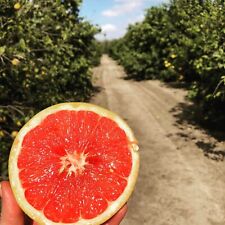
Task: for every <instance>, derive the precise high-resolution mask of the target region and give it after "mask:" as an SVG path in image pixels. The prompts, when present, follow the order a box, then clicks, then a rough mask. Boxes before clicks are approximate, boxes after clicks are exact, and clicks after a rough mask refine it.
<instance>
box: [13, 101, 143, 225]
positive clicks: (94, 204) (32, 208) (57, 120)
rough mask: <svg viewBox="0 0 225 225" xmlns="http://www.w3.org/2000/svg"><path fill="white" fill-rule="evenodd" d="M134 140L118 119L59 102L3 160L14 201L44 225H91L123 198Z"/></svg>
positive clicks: (134, 162)
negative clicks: (6, 162)
mask: <svg viewBox="0 0 225 225" xmlns="http://www.w3.org/2000/svg"><path fill="white" fill-rule="evenodd" d="M138 168H139V153H138V145H137V141H136V139H135V137H134V135H133V132H132V131H131V129H130V128H129V126H128V125H127V124H126V122H124V121H123V120H122V119H121V118H120V117H119V116H118V115H116V114H114V113H112V112H110V111H108V110H106V109H103V108H101V107H99V106H96V105H92V104H87V103H62V104H58V105H54V106H51V107H49V108H47V109H45V110H43V111H41V112H40V113H38V114H37V115H35V116H34V117H33V118H32V119H31V120H30V121H29V122H28V123H27V124H25V126H24V127H23V128H22V129H21V130H20V131H19V133H18V135H17V136H16V138H15V140H14V143H13V146H12V149H11V152H10V158H9V179H10V183H11V187H12V190H13V193H14V195H15V198H16V200H17V202H18V204H19V205H20V207H21V208H22V209H23V211H24V212H25V213H26V214H27V215H28V216H30V217H31V218H32V219H33V220H34V221H36V222H38V223H39V224H44V225H59V224H62V225H63V224H67V225H69V224H70V225H75V224H76V225H84V224H85V225H88V224H90V225H97V224H102V223H104V222H105V221H107V220H108V219H109V218H110V217H112V216H113V215H114V214H115V213H116V212H117V211H118V210H119V209H120V208H121V207H122V206H123V205H124V204H125V203H126V202H127V200H128V198H129V197H130V195H131V192H132V191H133V189H134V185H135V182H136V179H137V175H138Z"/></svg>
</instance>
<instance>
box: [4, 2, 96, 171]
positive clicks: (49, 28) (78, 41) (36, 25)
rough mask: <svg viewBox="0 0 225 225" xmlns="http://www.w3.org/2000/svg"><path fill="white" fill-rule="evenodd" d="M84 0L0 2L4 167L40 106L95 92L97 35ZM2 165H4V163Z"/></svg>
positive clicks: (86, 97)
mask: <svg viewBox="0 0 225 225" xmlns="http://www.w3.org/2000/svg"><path fill="white" fill-rule="evenodd" d="M80 4H81V1H80V0H64V1H61V0H57V1H51V0H45V1H37V0H32V1H28V0H26V1H25V0H18V1H14V0H13V1H11V0H2V1H1V7H0V148H1V152H0V154H1V155H0V160H1V167H2V168H1V173H2V171H3V170H4V171H5V170H6V169H5V167H6V166H7V163H3V162H5V161H6V160H7V156H8V153H9V148H10V146H11V144H12V140H13V139H14V137H15V135H16V133H17V131H18V129H19V128H20V127H21V126H22V125H23V124H24V123H25V122H26V121H27V120H28V119H29V118H30V117H31V116H32V115H33V114H34V113H36V112H37V111H39V110H41V109H43V108H45V107H47V106H50V105H52V104H55V103H59V102H64V101H86V100H87V99H88V98H89V97H90V95H91V94H92V91H93V87H92V84H91V74H90V66H91V65H92V61H93V59H92V57H93V49H94V41H95V40H94V35H95V34H96V33H97V32H98V29H97V28H96V27H94V26H92V25H91V24H90V23H89V22H86V21H84V20H83V19H82V18H80V17H79V5H80ZM3 167H4V168H3Z"/></svg>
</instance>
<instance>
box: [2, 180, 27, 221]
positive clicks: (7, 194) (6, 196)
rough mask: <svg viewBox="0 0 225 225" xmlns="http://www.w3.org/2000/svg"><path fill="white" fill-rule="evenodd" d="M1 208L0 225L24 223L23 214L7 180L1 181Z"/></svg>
mask: <svg viewBox="0 0 225 225" xmlns="http://www.w3.org/2000/svg"><path fill="white" fill-rule="evenodd" d="M0 196H1V198H2V210H1V219H0V225H24V214H23V212H22V210H21V209H20V207H19V206H18V204H17V202H16V200H15V198H14V196H13V193H12V190H11V187H10V184H9V182H8V181H3V182H1V190H0Z"/></svg>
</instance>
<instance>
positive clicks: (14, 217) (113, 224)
mask: <svg viewBox="0 0 225 225" xmlns="http://www.w3.org/2000/svg"><path fill="white" fill-rule="evenodd" d="M0 197H1V199H2V210H1V218H0V225H38V224H37V223H36V222H34V221H32V220H30V219H29V218H27V217H26V216H25V215H24V213H23V211H22V210H21V209H20V207H19V206H18V204H17V202H16V200H15V198H14V196H13V193H12V190H11V187H10V184H9V182H8V181H3V182H1V189H0ZM126 212H127V205H125V206H124V207H123V208H121V209H120V211H119V212H118V213H117V214H115V215H114V216H113V217H112V218H111V219H109V220H108V221H106V222H105V223H104V224H103V225H119V224H120V222H121V221H122V220H123V218H124V216H125V214H126Z"/></svg>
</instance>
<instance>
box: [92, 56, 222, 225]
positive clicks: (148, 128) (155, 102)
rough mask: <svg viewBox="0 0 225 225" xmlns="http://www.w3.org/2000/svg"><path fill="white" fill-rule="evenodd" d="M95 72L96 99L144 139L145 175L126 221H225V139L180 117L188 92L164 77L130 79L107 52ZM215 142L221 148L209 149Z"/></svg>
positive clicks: (192, 224)
mask: <svg viewBox="0 0 225 225" xmlns="http://www.w3.org/2000/svg"><path fill="white" fill-rule="evenodd" d="M94 74H95V75H94V77H95V82H96V85H98V86H100V87H102V90H101V91H100V92H99V93H98V94H97V95H96V96H95V97H94V98H93V100H92V102H94V103H96V104H99V105H101V106H103V107H106V108H109V109H111V110H113V111H115V112H117V113H118V114H119V115H121V116H122V117H123V118H124V119H125V120H127V121H128V123H129V125H130V126H131V127H132V128H133V130H134V132H135V135H136V137H137V139H138V140H139V146H140V154H141V168H140V175H139V179H138V183H137V186H136V190H135V192H134V194H133V196H132V198H131V200H130V201H129V212H128V215H127V217H126V219H125V220H124V222H123V223H122V224H123V225H144V224H146V225H147V224H148V225H224V224H225V162H224V161H223V156H224V155H223V154H222V153H221V152H222V150H223V149H224V143H223V142H221V143H219V142H217V141H215V139H213V138H212V137H210V136H208V135H207V134H206V132H204V131H203V130H201V129H198V128H197V127H195V126H193V125H190V124H186V123H179V122H177V117H176V114H177V113H179V112H177V111H176V110H178V109H176V108H177V106H179V105H180V104H182V103H184V102H185V100H184V96H185V95H186V92H185V91H184V90H181V89H173V88H169V87H166V86H165V85H163V84H162V83H160V82H158V81H144V82H135V81H130V80H124V79H123V77H124V72H123V69H122V68H121V67H120V66H118V65H117V64H116V63H115V62H114V61H113V60H111V59H110V58H108V57H107V56H103V58H102V64H101V65H100V66H99V67H98V68H96V69H95V70H94ZM212 146H213V151H212V152H214V150H215V151H217V150H220V151H217V152H216V153H218V154H216V153H215V154H214V153H213V155H212V154H211V152H210V151H211V150H212V149H209V148H208V150H210V151H208V152H207V147H212ZM204 152H205V154H206V155H207V156H208V157H205V156H204ZM211 156H212V157H214V156H216V158H217V159H221V160H220V161H216V160H212V157H211Z"/></svg>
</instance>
